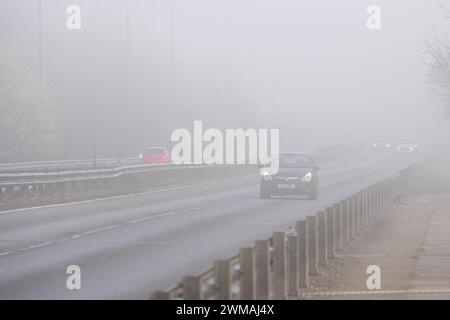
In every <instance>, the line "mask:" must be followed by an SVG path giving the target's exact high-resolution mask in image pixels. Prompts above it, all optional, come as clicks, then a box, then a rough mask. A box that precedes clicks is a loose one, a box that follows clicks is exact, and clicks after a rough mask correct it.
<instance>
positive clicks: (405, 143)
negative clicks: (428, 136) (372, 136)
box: [395, 139, 418, 154]
mask: <svg viewBox="0 0 450 320" xmlns="http://www.w3.org/2000/svg"><path fill="white" fill-rule="evenodd" d="M417 147H418V145H417V144H415V143H413V142H412V141H411V140H409V139H400V140H399V141H398V143H397V147H396V148H395V150H396V152H397V153H408V154H411V153H414V152H416V149H417Z"/></svg>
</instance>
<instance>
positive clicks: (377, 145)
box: [372, 142, 392, 150]
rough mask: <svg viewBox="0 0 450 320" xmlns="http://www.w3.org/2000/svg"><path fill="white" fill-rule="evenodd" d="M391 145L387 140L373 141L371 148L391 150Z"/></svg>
mask: <svg viewBox="0 0 450 320" xmlns="http://www.w3.org/2000/svg"><path fill="white" fill-rule="evenodd" d="M391 147H392V145H391V144H390V143H389V142H375V143H374V144H372V148H374V149H377V150H391Z"/></svg>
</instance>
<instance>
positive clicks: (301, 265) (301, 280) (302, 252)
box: [295, 221, 309, 289]
mask: <svg viewBox="0 0 450 320" xmlns="http://www.w3.org/2000/svg"><path fill="white" fill-rule="evenodd" d="M308 227H309V225H308V223H307V221H297V223H296V225H295V229H296V232H297V241H298V244H297V248H298V251H297V253H298V255H297V268H298V271H297V274H298V289H302V288H308V287H309V261H308V260H309V228H308Z"/></svg>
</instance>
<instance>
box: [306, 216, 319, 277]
mask: <svg viewBox="0 0 450 320" xmlns="http://www.w3.org/2000/svg"><path fill="white" fill-rule="evenodd" d="M306 224H307V225H308V227H307V228H308V275H312V276H316V275H319V242H318V238H319V235H318V219H317V215H314V216H308V217H306Z"/></svg>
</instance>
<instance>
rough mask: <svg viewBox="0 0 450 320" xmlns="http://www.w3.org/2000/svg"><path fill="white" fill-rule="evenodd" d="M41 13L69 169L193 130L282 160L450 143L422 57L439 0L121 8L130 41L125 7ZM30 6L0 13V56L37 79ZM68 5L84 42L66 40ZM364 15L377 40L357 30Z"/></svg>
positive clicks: (134, 4)
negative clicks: (212, 132)
mask: <svg viewBox="0 0 450 320" xmlns="http://www.w3.org/2000/svg"><path fill="white" fill-rule="evenodd" d="M42 1H43V33H42V39H43V47H42V48H43V55H42V59H43V60H42V61H43V79H44V81H45V83H46V85H47V86H48V88H49V89H50V91H51V92H52V95H53V96H54V104H55V108H56V109H57V110H58V113H59V114H60V115H61V119H63V120H62V121H63V124H62V128H63V136H62V139H63V141H62V143H63V146H64V152H63V156H64V157H66V158H79V157H89V156H92V153H93V148H94V145H96V148H97V152H98V154H99V156H116V155H135V154H137V153H139V152H140V150H141V149H142V148H143V147H144V146H150V145H169V143H170V141H169V137H170V133H171V132H172V130H174V129H176V128H178V127H186V128H189V129H191V128H192V123H193V121H194V120H203V121H204V123H205V125H206V126H207V127H208V126H209V127H218V128H239V127H242V128H280V136H281V139H282V141H281V145H282V147H285V148H289V149H291V150H293V149H308V150H309V149H317V148H318V147H320V146H327V145H333V144H339V143H345V142H348V141H351V142H360V141H363V142H366V141H372V140H376V139H378V140H394V141H395V140H396V139H398V138H399V137H405V136H406V137H411V138H413V139H416V140H420V141H429V140H431V139H438V138H439V137H441V136H442V135H444V134H448V132H449V130H448V127H449V124H448V123H446V122H445V121H444V111H443V107H442V105H441V102H440V100H439V99H438V98H437V97H435V96H433V94H432V92H431V90H430V87H429V85H428V84H427V78H426V68H425V66H424V65H423V64H422V60H423V59H424V56H425V52H424V50H423V49H422V48H421V43H422V41H423V39H425V38H426V37H430V35H431V32H432V30H433V28H435V29H436V30H437V31H438V32H440V33H441V34H443V35H445V32H446V29H448V21H447V22H446V21H445V19H444V18H443V14H442V12H441V11H440V8H439V3H440V2H442V3H448V4H449V5H448V6H449V7H450V2H449V1H447V2H445V1H435V0H432V1H429V0H428V1H425V0H415V1H406V0H402V1H387V0H383V1H376V3H374V2H372V1H364V0H352V1H350V0H348V1H331V0H329V1H324V0H318V1H303V0H302V1H298V0H297V1H295V0H289V1H288V0H283V1H274V0H214V1H213V0H172V1H168V0H151V1H150V0H130V2H129V3H130V14H129V17H130V20H129V38H128V41H127V38H126V14H125V12H126V11H125V3H126V2H125V0H96V1H92V0H77V1H61V0H42ZM37 3H38V1H37V0H33V1H31V0H2V1H1V2H0V49H1V48H2V47H3V46H6V47H8V48H10V49H12V50H13V51H14V52H15V53H16V55H17V57H18V59H20V61H22V63H23V67H24V68H31V69H32V70H35V74H36V77H38V72H37V70H38V67H37V66H38V65H37V61H38V59H37V53H38V46H37V39H38V36H37V21H38V20H37ZM69 4H77V5H79V6H80V7H81V10H82V13H81V14H82V16H81V19H82V28H81V30H76V31H69V30H67V29H66V19H67V14H66V12H65V11H66V8H67V6H68V5H69ZM372 4H377V5H379V6H380V7H381V10H382V17H381V18H382V28H381V30H379V31H370V30H368V29H367V27H366V19H367V14H366V8H367V7H368V6H369V5H372ZM171 6H172V8H171ZM127 43H128V44H129V47H128V49H129V51H128V54H129V58H128V61H129V74H128V81H127V75H126V48H127V46H126V44H127ZM127 92H128V94H127ZM127 97H128V98H127Z"/></svg>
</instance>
